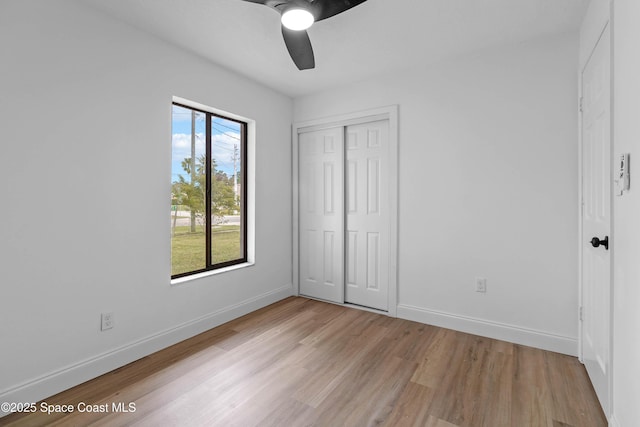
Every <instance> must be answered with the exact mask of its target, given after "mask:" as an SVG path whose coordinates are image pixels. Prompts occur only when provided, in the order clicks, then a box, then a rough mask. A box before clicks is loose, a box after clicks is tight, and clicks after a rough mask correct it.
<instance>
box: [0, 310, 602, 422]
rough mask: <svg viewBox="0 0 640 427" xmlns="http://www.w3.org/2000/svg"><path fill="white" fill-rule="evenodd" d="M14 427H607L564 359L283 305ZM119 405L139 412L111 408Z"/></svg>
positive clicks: (106, 380)
mask: <svg viewBox="0 0 640 427" xmlns="http://www.w3.org/2000/svg"><path fill="white" fill-rule="evenodd" d="M45 402H46V403H47V404H49V405H53V404H70V405H74V408H77V405H78V404H79V403H80V402H84V403H87V404H95V405H105V404H106V405H108V408H109V411H110V412H108V413H80V412H78V411H77V410H76V411H74V412H73V413H70V414H53V415H46V414H43V413H41V412H36V413H34V414H30V415H24V414H13V415H10V416H8V417H4V418H0V425H11V426H40V425H47V426H50V425H60V426H84V425H96V426H124V425H136V426H154V427H155V426H163V427H164V426H240V427H249V426H287V427H288V426H332V427H334V426H370V425H384V426H427V427H454V426H459V427H462V426H473V427H476V426H488V427H501V426H509V427H524V426H548V427H568V426H573V427H589V426H594V427H595V426H606V425H607V423H606V420H605V418H604V416H603V414H602V412H601V410H600V408H599V405H598V403H597V401H596V397H595V393H594V391H593V388H592V387H591V384H590V383H589V380H588V378H587V374H586V372H585V370H584V368H583V366H582V365H581V364H580V362H579V361H578V360H577V359H576V358H574V357H570V356H565V355H561V354H557V353H551V352H548V351H543V350H537V349H534V348H531V347H525V346H521V345H515V344H510V343H506V342H503V341H497V340H492V339H488V338H482V337H478V336H474V335H469V334H464V333H461V332H455V331H452V330H448V329H442V328H438V327H434V326H428V325H423V324H420V323H415V322H410V321H406V320H401V319H392V318H389V317H386V316H382V315H378V314H374V313H369V312H365V311H361V310H356V309H349V308H344V307H339V306H336V305H331V304H326V303H322V302H318V301H313V300H308V299H305V298H288V299H286V300H284V301H280V302H278V303H276V304H273V305H271V306H269V307H266V308H264V309H262V310H259V311H257V312H255V313H251V314H249V315H247V316H244V317H242V318H239V319H236V320H234V321H232V322H229V323H227V324H225V325H222V326H219V327H217V328H215V329H212V330H210V331H208V332H205V333H203V334H201V335H198V336H196V337H194V338H191V339H189V340H187V341H184V342H182V343H180V344H177V345H174V346H172V347H170V348H167V349H165V350H162V351H160V352H158V353H155V354H153V355H150V356H148V357H145V358H143V359H141V360H138V361H137V362H134V363H131V364H129V365H127V366H124V367H122V368H120V369H117V370H115V371H113V372H110V373H108V374H106V375H103V376H101V377H99V378H96V379H95V380H92V381H89V382H87V383H85V384H82V385H79V386H77V387H75V388H72V389H70V390H67V391H65V392H63V393H60V394H58V395H56V396H53V397H51V398H49V399H46V400H45ZM113 403H116V404H117V403H125V404H128V403H133V404H135V412H129V413H114V412H113V408H112V404H113Z"/></svg>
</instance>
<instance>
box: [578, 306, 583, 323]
mask: <svg viewBox="0 0 640 427" xmlns="http://www.w3.org/2000/svg"><path fill="white" fill-rule="evenodd" d="M579 313H580V321H581V322H584V310H583V309H582V307H580V310H579Z"/></svg>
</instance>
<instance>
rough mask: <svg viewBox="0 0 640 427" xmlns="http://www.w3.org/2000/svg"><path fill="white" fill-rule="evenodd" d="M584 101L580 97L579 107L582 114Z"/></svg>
mask: <svg viewBox="0 0 640 427" xmlns="http://www.w3.org/2000/svg"><path fill="white" fill-rule="evenodd" d="M583 99H584V98H583V97H580V104H579V105H578V109H579V110H580V112H581V113H582V100H583Z"/></svg>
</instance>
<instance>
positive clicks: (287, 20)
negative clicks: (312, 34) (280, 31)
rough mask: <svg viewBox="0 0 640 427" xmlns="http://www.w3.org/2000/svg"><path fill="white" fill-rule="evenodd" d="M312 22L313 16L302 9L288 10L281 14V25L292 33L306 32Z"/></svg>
mask: <svg viewBox="0 0 640 427" xmlns="http://www.w3.org/2000/svg"><path fill="white" fill-rule="evenodd" d="M314 21H315V18H314V17H313V14H311V12H309V11H308V10H304V9H289V10H287V11H286V12H285V13H283V14H282V25H284V26H285V27H286V28H288V29H290V30H293V31H302V30H306V29H307V28H309V27H310V26H312V25H313V23H314Z"/></svg>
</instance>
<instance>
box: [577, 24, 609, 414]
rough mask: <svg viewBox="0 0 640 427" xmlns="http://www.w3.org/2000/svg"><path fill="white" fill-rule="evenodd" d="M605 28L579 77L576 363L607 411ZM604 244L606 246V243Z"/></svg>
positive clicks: (607, 51) (607, 281) (606, 58)
mask: <svg viewBox="0 0 640 427" xmlns="http://www.w3.org/2000/svg"><path fill="white" fill-rule="evenodd" d="M610 56H611V55H610V33H609V26H607V28H606V29H605V31H604V32H603V34H602V36H601V38H600V40H599V42H598V44H597V45H596V48H595V50H594V51H593V53H592V56H591V58H590V59H589V62H588V63H587V66H586V67H585V69H584V71H583V73H582V97H583V100H582V174H583V176H582V203H583V207H582V209H583V211H582V212H583V213H582V229H583V232H582V245H583V246H582V254H583V255H582V359H583V362H584V364H585V366H586V368H587V372H588V373H589V377H590V378H591V382H592V383H593V387H594V389H595V390H596V394H597V395H598V398H599V399H600V404H601V405H602V408H603V410H604V412H605V414H606V415H607V416H608V414H609V409H610V403H609V401H610V388H609V384H610V377H611V350H610V335H611V324H610V298H611V290H610V288H611V275H610V271H611V258H610V253H611V252H610V251H609V250H608V249H607V247H606V244H605V242H604V240H605V239H608V238H610V236H611V233H610V232H611V209H610V202H611V200H610V197H611V186H610V185H611V159H610V157H611V140H610V137H611V132H610V127H611V115H610V112H611V97H610V93H611V80H610V74H611V71H610ZM609 243H610V242H609Z"/></svg>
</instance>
